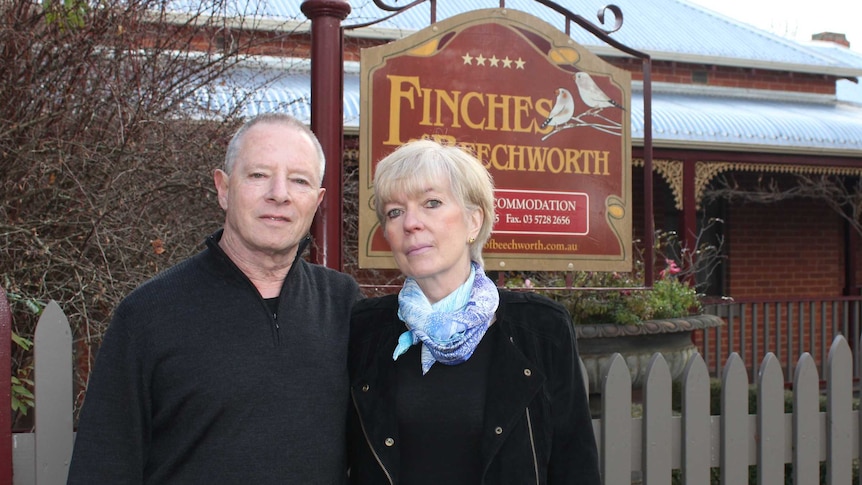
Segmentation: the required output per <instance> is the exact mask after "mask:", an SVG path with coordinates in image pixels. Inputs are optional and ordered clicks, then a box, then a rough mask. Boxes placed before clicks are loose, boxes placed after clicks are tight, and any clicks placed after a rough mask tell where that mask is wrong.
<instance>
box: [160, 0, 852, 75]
mask: <svg viewBox="0 0 862 485" xmlns="http://www.w3.org/2000/svg"><path fill="white" fill-rule="evenodd" d="M185 1H187V0H178V1H175V3H174V5H178V6H179V5H180V3H179V2H185ZM301 3H302V0H265V1H260V0H246V2H245V3H239V4H234V5H233V7H229V8H231V9H232V10H231V11H228V12H226V13H227V14H228V15H231V14H233V15H239V14H241V13H243V12H244V13H246V14H249V13H253V15H254V16H255V17H258V18H265V19H277V20H285V21H295V22H300V23H301V24H300V25H301V26H302V27H303V28H307V26H308V21H307V19H306V17H305V15H304V14H303V13H302V12H301V10H300V5H301ZM388 3H389V4H390V5H398V3H396V2H395V1H394V0H388ZM404 3H406V2H403V3H402V5H403V4H404ZM559 3H561V4H565V5H564V6H565V7H567V8H569V9H570V10H571V11H572V12H574V13H575V14H578V15H581V16H582V17H583V18H585V19H586V20H588V21H590V22H593V23H598V19H597V17H596V12H598V11H599V9H600V8H603V7H604V6H606V5H607V4H608V3H609V2H608V1H607V0H577V1H576V2H559ZM572 3H574V5H572ZM613 3H614V4H615V5H617V6H619V7H620V8H621V10H622V12H623V18H624V23H623V27H622V29H620V30H619V31H618V32H615V33H614V34H613V35H612V36H613V38H615V39H616V40H617V41H619V42H622V43H623V44H625V45H628V46H629V47H631V48H633V49H636V50H640V51H644V52H649V53H650V55H651V56H653V58H655V59H669V60H678V61H681V62H706V63H710V64H721V65H736V66H741V67H760V68H771V69H783V70H793V71H799V72H822V73H828V74H834V75H849V76H859V75H862V59H860V58H858V57H857V58H854V57H850V56H844V55H841V54H840V53H830V52H827V51H822V50H821V51H818V50H816V49H812V48H810V47H808V46H806V45H805V44H802V43H799V42H795V41H793V40H789V39H785V38H782V37H779V36H776V35H774V34H771V33H769V32H766V31H764V30H760V29H758V28H756V27H754V26H751V25H748V24H745V23H743V22H740V21H737V20H734V19H732V18H729V17H726V16H723V15H721V14H719V13H716V12H713V11H711V10H707V9H705V8H703V7H701V6H698V5H694V4H690V3H688V2H686V1H685V0H649V1H644V0H615V1H614V2H613ZM350 5H351V13H350V15H349V16H348V18H347V20H346V21H345V22H344V25H356V24H360V23H363V22H367V21H372V20H377V19H380V18H383V17H385V16H387V15H389V13H388V12H385V11H383V10H381V9H379V8H377V7H376V6H375V5H374V3H373V2H372V1H371V0H356V1H351V2H350ZM498 7H499V0H459V1H455V0H438V2H437V20H438V21H439V20H443V19H445V18H448V17H451V16H453V15H457V14H460V13H463V12H466V11H470V10H476V9H481V8H498ZM506 7H507V8H509V9H515V10H520V11H524V12H527V13H529V14H531V15H534V16H536V17H538V18H540V19H543V20H544V21H546V22H548V23H549V24H551V25H553V26H555V27H556V28H558V29H560V30H564V28H565V24H564V20H563V17H562V15H560V14H559V13H557V12H555V11H553V10H551V9H549V8H547V7H545V6H543V5H541V4H540V3H538V2H536V1H535V0H507V1H506ZM177 8H180V9H181V8H182V7H177ZM429 9H430V6H429V3H428V2H425V3H423V4H421V5H418V6H416V7H414V8H412V9H410V10H408V11H406V12H403V13H401V14H399V15H396V16H394V17H392V18H391V19H388V20H386V21H384V22H381V23H379V24H376V25H374V26H373V31H371V32H370V33H369V32H366V35H373V36H387V35H388V36H392V37H400V36H403V35H407V34H409V33H411V32H414V31H416V30H419V29H422V28H424V27H427V26H428V24H429V21H430V13H429ZM607 17H608V18H607V21H606V25H607V26H608V27H610V26H611V25H613V19H612V17H613V16H612V14H610V13H608V14H607ZM295 27H296V25H295V24H292V27H291V28H295ZM366 30H368V29H366ZM357 32H359V33H361V32H362V31H357ZM571 36H572V38H573V39H574V40H575V41H576V42H578V43H580V44H582V45H585V46H588V47H593V48H594V50H595V49H598V50H599V51H601V53H602V54H608V55H612V54H613V53H615V52H617V51H616V50H615V49H613V48H610V47H609V46H607V45H606V44H604V42H602V41H601V40H599V39H598V38H596V37H595V36H593V35H592V34H591V33H589V32H587V31H585V30H582V29H581V28H580V27H578V26H576V25H574V26H573V27H572V29H571Z"/></svg>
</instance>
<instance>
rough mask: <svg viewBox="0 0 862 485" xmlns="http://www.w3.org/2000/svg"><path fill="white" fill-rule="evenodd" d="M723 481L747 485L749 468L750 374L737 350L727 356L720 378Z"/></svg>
mask: <svg viewBox="0 0 862 485" xmlns="http://www.w3.org/2000/svg"><path fill="white" fill-rule="evenodd" d="M721 382H722V384H721V483H722V485H747V483H748V467H747V466H740V464H742V463H746V464H747V463H748V373H747V372H746V370H745V364H744V363H743V362H742V359H741V358H740V357H739V354H738V353H736V352H734V353H732V354H730V357H729V358H728V359H727V364H725V366H724V372H723V373H722V378H721Z"/></svg>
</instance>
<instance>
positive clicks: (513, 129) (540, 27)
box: [359, 9, 632, 271]
mask: <svg viewBox="0 0 862 485" xmlns="http://www.w3.org/2000/svg"><path fill="white" fill-rule="evenodd" d="M360 76H361V78H360V79H361V109H360V112H361V114H362V115H361V116H362V117H361V120H360V172H359V177H360V186H359V198H360V201H359V202H360V203H359V206H360V214H359V216H360V219H359V263H360V266H361V267H363V268H394V267H395V264H394V261H393V259H392V256H391V254H390V252H389V245H388V244H387V243H386V241H385V240H384V238H383V234H382V229H381V227H380V225H379V224H378V222H377V218H376V216H375V214H374V203H373V187H372V179H373V173H374V167H375V165H376V163H377V162H378V161H379V160H381V159H382V158H383V157H385V156H386V155H388V154H389V153H391V152H392V151H393V150H395V149H396V148H397V147H399V146H400V145H402V144H404V143H406V142H408V141H410V140H413V139H419V138H431V139H437V140H440V141H447V142H453V143H458V144H460V145H462V146H464V147H466V148H467V149H469V150H471V151H473V153H474V154H475V155H476V156H477V157H478V158H479V159H480V160H482V162H483V164H484V165H485V167H486V168H488V170H489V171H490V172H491V175H492V176H493V178H494V183H495V186H496V191H495V199H496V201H495V204H496V212H497V218H496V222H495V224H494V231H493V233H492V235H491V238H490V239H489V241H488V243H487V244H486V245H485V248H484V251H483V255H484V258H485V267H486V269H487V270H490V271H493V270H507V271H508V270H587V271H630V270H631V264H632V255H631V248H632V241H631V238H632V236H631V234H632V230H631V225H632V222H631V143H630V133H629V131H630V127H631V119H630V113H631V109H630V99H631V78H630V75H629V73H628V72H627V71H625V70H622V69H619V68H616V67H615V66H613V65H611V64H609V63H607V62H605V61H603V60H601V59H599V58H598V57H597V56H595V55H593V54H592V53H590V52H589V51H587V50H586V49H585V48H583V47H582V46H580V45H578V44H576V43H574V42H573V41H572V40H571V39H570V38H569V37H568V36H567V35H565V34H564V33H563V32H560V31H559V30H557V29H556V28H554V27H553V26H551V25H549V24H547V23H546V22H544V21H543V20H541V19H538V18H535V17H533V16H530V15H527V14H524V13H522V12H519V11H515V10H509V9H486V10H476V11H472V12H469V13H466V14H463V15H459V16H456V17H452V18H449V19H446V20H444V21H441V22H438V23H436V24H434V25H432V26H430V27H428V28H426V29H423V30H421V31H419V32H417V33H415V34H413V35H411V36H409V37H407V38H404V39H401V40H398V41H396V42H392V43H389V44H386V45H382V46H378V47H373V48H368V49H363V50H362V58H361V74H360Z"/></svg>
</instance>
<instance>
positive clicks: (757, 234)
mask: <svg viewBox="0 0 862 485" xmlns="http://www.w3.org/2000/svg"><path fill="white" fill-rule="evenodd" d="M727 219H728V221H727V224H726V226H725V230H726V236H727V243H728V247H727V249H728V255H729V259H728V272H727V275H728V281H727V283H728V294H729V295H730V296H739V297H746V298H758V297H763V298H772V297H774V298H784V297H811V296H838V295H841V292H842V288H843V286H844V273H843V244H842V237H843V236H842V234H843V223H842V221H841V219H840V217H839V216H838V215H837V214H835V213H834V212H832V211H831V210H830V209H829V208H828V207H826V206H825V205H824V204H823V203H820V202H816V201H809V200H787V201H782V202H777V203H772V204H752V203H747V204H741V203H735V204H731V205H729V207H728V217H727Z"/></svg>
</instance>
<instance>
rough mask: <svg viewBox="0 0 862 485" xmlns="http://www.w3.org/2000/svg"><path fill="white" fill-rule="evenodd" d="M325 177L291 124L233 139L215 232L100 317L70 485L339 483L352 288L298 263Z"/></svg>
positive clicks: (246, 130) (269, 118)
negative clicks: (105, 322)
mask: <svg viewBox="0 0 862 485" xmlns="http://www.w3.org/2000/svg"><path fill="white" fill-rule="evenodd" d="M323 170H324V157H323V151H322V149H321V148H320V144H319V142H318V141H317V139H316V138H315V136H314V134H313V133H312V132H311V131H310V130H308V128H306V127H305V126H304V125H303V124H302V123H300V122H298V121H297V120H296V119H294V118H292V117H289V116H287V115H281V114H265V115H261V116H259V117H257V118H255V119H253V120H251V121H249V122H247V123H246V124H245V125H244V126H243V127H242V128H240V129H239V130H238V131H237V133H236V135H234V137H233V139H232V140H231V142H230V144H229V146H228V149H227V155H226V157H225V166H224V169H223V170H216V171H215V174H214V179H215V185H216V188H217V190H218V200H219V204H220V205H221V207H222V208H223V209H224V210H225V223H224V228H223V229H222V230H220V231H218V232H216V233H215V234H214V235H212V236H210V237H209V238H207V241H206V248H205V249H204V250H203V251H202V252H200V253H199V254H197V255H195V256H193V257H191V258H189V259H188V260H186V261H184V262H182V263H180V264H178V265H177V266H174V267H173V268H171V269H168V270H167V271H165V272H164V273H163V274H161V275H159V276H156V277H155V278H154V279H152V280H150V281H148V282H147V283H145V284H143V285H142V286H141V287H140V288H138V289H136V290H135V291H133V292H132V293H131V294H130V295H129V296H128V297H126V298H125V299H124V300H123V302H122V303H120V305H119V306H118V307H117V309H116V311H115V313H114V317H113V320H112V322H111V326H110V328H109V330H108V331H107V332H106V334H105V338H104V341H103V344H102V347H101V349H100V350H99V355H98V359H97V361H96V366H95V368H94V370H93V373H92V375H91V378H90V383H89V386H88V391H87V396H86V399H85V402H84V407H83V409H82V412H81V418H80V423H79V428H78V434H77V437H76V441H75V450H74V453H73V456H72V463H71V468H70V473H69V483H70V484H87V485H93V484H105V485H107V484H111V485H113V484H197V483H200V484H216V483H217V484H232V483H242V484H255V485H259V484H270V483H271V484H276V483H277V484H332V483H341V482H342V480H343V479H344V467H345V457H344V447H345V445H344V434H345V429H344V426H345V424H344V423H345V416H346V413H347V405H348V402H347V401H348V382H347V366H346V356H347V347H346V346H347V337H348V322H349V316H350V307H351V304H352V302H353V301H355V300H356V299H358V297H359V289H358V286H357V284H356V282H355V281H353V279H352V278H350V277H349V276H347V275H343V274H341V273H338V272H336V271H332V270H330V269H326V268H323V267H321V266H317V265H312V264H309V263H307V262H306V261H304V260H303V259H302V258H301V254H302V252H303V249H304V248H305V247H306V245H307V244H308V242H309V238H308V236H307V233H308V230H309V227H310V226H311V221H312V218H313V217H314V213H315V211H316V210H317V207H318V205H319V204H320V202H321V201H322V200H323V195H324V192H325V189H323V188H321V180H322V178H323Z"/></svg>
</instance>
